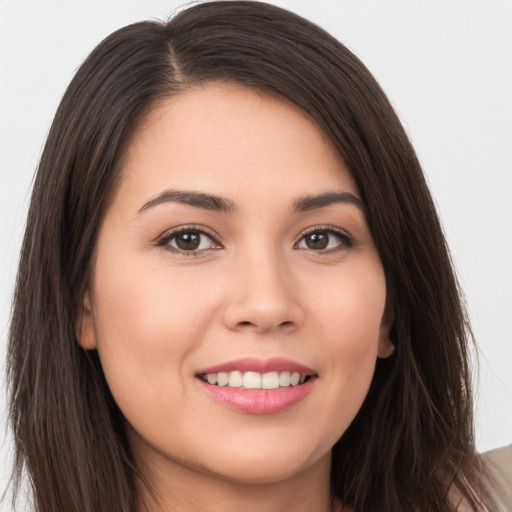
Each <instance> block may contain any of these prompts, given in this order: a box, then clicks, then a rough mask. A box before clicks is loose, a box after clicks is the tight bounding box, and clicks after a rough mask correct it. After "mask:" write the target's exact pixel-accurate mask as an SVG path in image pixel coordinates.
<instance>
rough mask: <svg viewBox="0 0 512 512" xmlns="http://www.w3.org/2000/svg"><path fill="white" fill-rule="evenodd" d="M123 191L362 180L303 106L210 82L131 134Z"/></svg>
mask: <svg viewBox="0 0 512 512" xmlns="http://www.w3.org/2000/svg"><path fill="white" fill-rule="evenodd" d="M121 173H122V179H121V185H120V190H119V191H118V193H119V194H121V195H124V196H125V195H126V194H128V195H129V196H131V197H132V198H134V197H135V196H141V195H145V196H147V197H149V196H151V195H154V194H156V193H159V192H160V191H161V190H162V189H165V188H177V189H186V190H198V191H207V192H209V193H211V194H217V195H221V196H228V197H229V196H237V195H244V193H246V194H247V193H249V194H252V195H259V196H260V197H263V196H269V195H270V196H276V195H277V193H279V195H280V196H284V195H286V196H294V195H301V194H304V193H305V192H307V193H311V194H314V193H321V192H326V191H329V190H340V189H343V190H346V191H349V192H352V193H355V194H357V188H356V186H355V183H354V180H353V179H352V176H351V174H350V172H349V171H348V169H347V168H346V165H345V164H344V162H343V160H342V159H341V157H340V156H339V154H338V153H337V151H336V150H335V149H334V147H333V145H332V144H331V143H330V141H329V140H328V138H327V137H326V136H325V134H324V133H323V132H322V131H321V130H320V129H319V128H318V127H317V125H316V124H315V123H314V122H313V121H312V120H311V119H310V118H309V117H308V116H307V115H306V114H305V113H304V112H302V111H301V110H300V109H299V108H298V107H296V106H294V105H292V104H291V103H289V102H287V101H285V100H283V99H280V98H277V97H274V96H271V95H268V94H265V93H261V92H259V91H254V90H251V89H248V88H245V87H242V86H237V85H231V84H229V85H228V84H218V83H215V84H207V85H204V86H200V87H197V88H194V89H190V90H187V91H185V92H183V93H181V94H179V95H177V96H174V97H172V98H168V99H166V100H163V101H160V102H159V103H158V104H155V105H154V106H153V108H151V109H150V110H149V111H148V113H147V114H146V116H145V117H144V118H143V119H142V120H141V122H140V123H139V125H138V127H137V129H136V130H135V131H134V133H133V135H132V136H131V138H130V140H129V142H128V144H127V148H126V153H125V157H124V159H123V163H122V166H121Z"/></svg>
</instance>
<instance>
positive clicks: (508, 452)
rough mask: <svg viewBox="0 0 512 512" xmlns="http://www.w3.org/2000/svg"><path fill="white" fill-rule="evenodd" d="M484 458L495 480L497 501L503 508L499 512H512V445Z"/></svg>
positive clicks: (492, 452)
mask: <svg viewBox="0 0 512 512" xmlns="http://www.w3.org/2000/svg"><path fill="white" fill-rule="evenodd" d="M483 457H484V460H485V461H486V462H487V464H488V465H489V468H490V469H491V471H492V472H493V476H494V478H495V482H496V496H497V501H498V502H499V503H500V505H501V507H502V508H500V509H499V512H512V444H511V445H509V446H505V447H503V448H498V449H496V450H491V451H490V452H487V453H484V455H483ZM491 512H492V511H491Z"/></svg>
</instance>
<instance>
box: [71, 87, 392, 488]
mask: <svg viewBox="0 0 512 512" xmlns="http://www.w3.org/2000/svg"><path fill="white" fill-rule="evenodd" d="M121 173H122V180H121V182H120V185H119V187H118V189H117V192H116V194H115V196H114V198H113V200H112V202H111V204H110V206H109V208H108V210H107V213H106V215H105V219H104V222H103V224H102V226H101V229H100V233H99V239H98V244H97V247H96V252H95V262H94V271H93V277H92V282H91V285H90V288H89V291H88V292H87V294H86V297H85V299H84V311H83V318H82V330H81V334H80V344H81V345H82V346H83V347H84V348H86V349H92V348H96V349H97V350H98V352H99V356H100V359H101V363H102V366H103V370H104V372H105V376H106V378H107V381H108V384H109V386H110V389H111V391H112V394H113V396H114V398H115V400H116V402H117V404H118V405H119V407H120V409H121V411H122V412H123V414H124V416H125V417H126V420H127V422H128V430H129V437H130V442H131V444H132V448H133V450H134V452H135V454H136V456H137V457H138V459H139V460H140V461H142V462H143V463H144V464H145V465H146V466H148V467H152V468H156V469H159V470H161V471H164V472H166V473H167V472H172V471H174V470H176V469H177V468H180V470H181V471H185V470H186V471H189V472H192V473H194V472H197V473H202V474H203V475H205V474H206V475H210V476H215V477H218V478H222V479H225V480H229V481H238V482H258V483H262V482H273V481H277V480H281V479H285V478H289V477H291V476H293V475H295V474H298V473H303V472H307V471H308V470H311V468H313V467H318V466H319V465H320V466H323V467H324V468H325V467H328V465H329V462H330V449H331V447H332V446H333V444H334V443H335V442H336V441H337V440H338V438H339V437H340V436H341V435H342V434H343V432H344V431H345V430H346V428H347V427H348V425H349V424H350V423H351V421H352V420H353V418H354V417H355V415H356V413H357V411H358V410H359V408H360V406H361V404H362V402H363V400H364V398H365V396H366V393H367V391H368V388H369V385H370V382H371V380H372V376H373V372H374V366H375V361H376V358H377V354H378V351H380V354H381V355H387V354H388V353H389V351H390V350H391V348H390V347H391V345H390V343H389V341H388V332H389V325H387V322H384V321H383V313H384V306H385V302H386V287H385V280H384V274H383V269H382V265H381V262H380V260H379V255H378V253H377V250H376V248H375V246H374V243H373V241H372V238H371V235H370V231H369V229H368V226H367V223H366V220H365V214H364V206H363V204H362V202H361V200H360V194H359V192H358V189H357V187H356V185H355V183H354V180H353V179H352V177H351V175H350V173H349V172H348V170H347V168H346V167H345V165H344V163H343V161H342V160H341V159H340V158H339V157H338V156H337V154H336V152H335V151H334V150H333V148H332V147H331V145H330V144H329V142H328V141H327V140H326V137H325V136H323V134H322V133H321V132H320V131H319V129H318V128H317V127H316V125H315V124H313V122H312V121H310V120H309V119H308V118H307V117H306V116H305V115H304V114H303V113H302V112H301V111H299V110H298V109H297V108H295V107H293V106H291V105H290V104H288V103H287V102H284V101H282V100H279V99H275V98H273V97H271V96H268V95H265V94H262V93H257V92H253V91H251V90H248V89H246V88H243V87H239V86H228V85H218V84H209V85H206V86H204V87H200V88H196V89H194V90H190V91H188V92H185V93H182V94H180V95H178V96H177V97H174V98H172V99H169V100H167V101H164V102H162V103H160V104H159V105H157V106H155V108H153V109H152V110H151V111H150V112H149V113H148V114H147V116H146V117H145V118H144V119H143V121H142V122H141V124H140V126H139V128H138V129H137V130H136V132H135V133H134V135H133V136H132V138H131V140H130V142H129V144H128V148H127V151H126V155H125V158H124V160H123V162H122V169H121ZM297 380H298V382H297ZM303 381H304V382H303ZM261 386H262V387H263V389H260V388H259V387H261Z"/></svg>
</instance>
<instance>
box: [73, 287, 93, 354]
mask: <svg viewBox="0 0 512 512" xmlns="http://www.w3.org/2000/svg"><path fill="white" fill-rule="evenodd" d="M76 339H77V341H78V344H79V345H80V346H81V347H82V348H83V349H84V350H93V349H95V348H96V330H95V328H94V314H93V310H92V301H91V295H90V293H89V290H87V291H86V292H85V294H84V299H83V301H82V310H81V312H80V315H79V317H78V319H77V324H76Z"/></svg>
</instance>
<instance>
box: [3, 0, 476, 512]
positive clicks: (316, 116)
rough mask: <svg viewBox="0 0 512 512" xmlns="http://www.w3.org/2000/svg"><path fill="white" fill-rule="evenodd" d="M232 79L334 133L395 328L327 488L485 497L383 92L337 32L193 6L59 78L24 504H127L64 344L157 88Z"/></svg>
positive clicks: (27, 250)
mask: <svg viewBox="0 0 512 512" xmlns="http://www.w3.org/2000/svg"><path fill="white" fill-rule="evenodd" d="M219 80H220V81H228V82H234V83H238V84H241V85H244V86H247V87H250V88H254V89H257V90H260V91H264V92H268V93H271V94H274V95H279V96H280V97H283V98H285V99H286V100H287V101H290V102H292V103H293V104H295V105H297V106H298V107H300V108H301V109H302V110H303V111H304V112H306V113H307V114H308V115H309V116H310V117H311V118H312V119H313V120H314V121H315V122H316V123H317V125H318V126H319V127H320V128H321V129H322V130H323V131H324V132H325V134H326V135H327V136H328V137H329V138H330V140H331V141H332V143H333V144H334V146H335V147H336V148H337V150H338V151H339V153H340V155H341V156H342V157H343V159H344V161H345V162H346V164H347V166H348V168H349V169H350V170H351V172H352V174H353V176H354V178H355V180H356V182H357V185H358V187H359V190H360V192H361V194H362V197H363V200H364V202H365V204H366V208H367V216H368V223H369V226H370V229H371V232H372V234H373V238H374V241H375V244H376V246H377V249H378V251H379V254H380V257H381V260H382V265H383V267H384V271H385V275H386V280H387V289H388V311H390V312H392V315H393V318H394V323H393V328H392V332H391V339H392V340H393V342H394V344H395V345H396V352H395V354H394V356H393V357H392V358H389V359H387V360H379V361H378V363H377V367H376V370H375V375H374V379H373V383H372V386H371V388H370V391H369V393H368V396H367V398H366V400H365V402H364V404H363V406H362V408H361V410H360V411H359V413H358V415H357V417H356V418H355V419H354V421H353V423H352V424H351V425H350V427H349V428H348V430H347V431H346V432H345V434H344V435H343V436H342V438H341V439H340V440H339V441H338V442H337V443H336V445H335V446H334V448H333V451H332V452H333V458H332V460H333V462H332V471H331V485H332V493H333V496H334V497H337V498H339V499H340V500H341V501H342V502H343V503H344V504H347V505H350V506H352V507H354V509H355V510H356V511H357V512H375V511H377V510H378V511H379V512H386V511H394V512H396V511H398V510H421V511H422V512H428V511H451V510H454V505H452V504H450V500H449V490H450V489H454V488H457V489H458V490H459V491H460V492H461V493H462V495H464V496H465V497H466V498H467V499H468V501H469V502H470V503H471V504H472V505H473V506H474V507H476V506H477V503H478V501H479V496H480V497H484V496H486V491H485V486H484V485H483V481H484V480H483V477H482V476H481V469H480V465H479V462H478V459H477V457H476V455H475V448H474V441H473V418H472V400H471V398H472V395H471V375H470V368H469V363H468V347H469V343H470V340H471V337H470V330H469V326H468V323H467V319H466V314H465V311H464V308H463V305H462V303H461V299H460V293H459V289H458V286H457V282H456V279H455V277H454V273H453V270H452V265H451V262H450V256H449V253H448V250H447V247H446V243H445V240H444V237H443V233H442V229H441V227H440V223H439V220H438V217H437V214H436V211H435V208H434V204H433V201H432V198H431V196H430V193H429V191H428V188H427V185H426V183H425V179H424V177H423V173H422V170H421V168H420V164H419V163H418V160H417V158H416V156H415V153H414V150H413V148H412V146H411V144H410V142H409V140H408V138H407V136H406V134H405V132H404V130H403V128H402V126H401V124H400V122H399V120H398V118H397V116H396V115H395V113H394V111H393V109H392V107H391V106H390V104H389V102H388V100H387V99H386V97H385V95H384V93H383V91H382V90H381V88H380V87H379V85H378V84H377V83H376V81H375V80H374V78H373V77H372V75H371V74H370V73H369V71H368V70H367V69H366V68H365V67H364V65H363V64H362V63H361V62H360V61H359V60H358V59H357V58H356V57H355V56H354V55H353V54H352V53H351V52H350V51H349V50H348V49H347V48H346V47H344V46H343V45H342V44H341V43H339V42H338V41H337V40H335V39H334V38H333V37H331V36H330V35H329V34H327V33H326V32H325V31H323V30H322V29H321V28H319V27H317V26H315V25H314V24H312V23H310V22H309V21H307V20H304V19H302V18H301V17H299V16H297V15H295V14H293V13H290V12H288V11H286V10H283V9H281V8H278V7H274V6H271V5H267V4H264V3H260V2H252V1H230V2H211V3H204V4H199V5H196V6H194V7H191V8H189V9H187V10H185V11H182V12H181V13H180V14H178V15H177V16H175V17H174V18H172V19H171V20H170V21H169V22H168V23H160V22H142V23H136V24H133V25H130V26H128V27H125V28H122V29H120V30H118V31H117V32H115V33H113V34H112V35H110V36H109V37H107V38H106V39H105V40H104V41H103V42H102V43H100V44H99V45H98V46H97V47H96V49H95V50H94V51H93V52H92V53H91V55H90V56H89V57H88V58H87V59H86V61H85V62H84V63H83V65H82V66H81V67H80V69H79V70H78V72H77V73H76V76H75V77H74V79H73V80H72V82H71V84H70V85H69V87H68V89H67V91H66V93H65V95H64V97H63V99H62V102H61V104H60V106H59V109H58V111H57V113H56V116H55V120H54V122H53V125H52V127H51V130H50V133H49V136H48V139H47V142H46V146H45V148H44V151H43V154H42V157H41V161H40V164H39V168H38V172H37V177H36V180H35V184H34V189H33V194H32V200H31V204H30V210H29V215H28V222H27V228H26V233H25V238H24V242H23V248H22V252H21V260H20V266H19V273H18V278H17V284H16V292H15V298H14V305H13V313H12V323H11V327H10V341H9V349H8V377H9V382H10V392H11V408H10V414H11V421H12V428H13V431H14V438H15V444H16V453H15V482H17V483H19V481H20V475H21V474H22V472H23V471H24V470H26V471H27V473H28V476H29V481H30V483H31V486H32V490H33V494H34V505H35V510H36V511H37V512H57V511H59V512H60V511H62V512H112V511H122V512H135V511H136V502H137V500H136V496H135V489H136V482H137V481H138V478H139V475H138V472H137V467H136V465H135V463H134V460H133V457H132V454H131V452H130V446H129V444H128V442H127V438H126V434H125V424H124V418H123V416H122V414H121V412H120V411H119V409H118V407H117V405H116V404H115V402H114V400H113V398H112V396H111V394H110V392H109V389H108V386H107V384H106V382H105V379H104V376H103V372H102V369H101V365H100V362H99V358H98V356H97V353H96V352H95V351H84V350H83V349H81V348H80V346H79V345H78V343H77V341H76V335H75V328H76V325H75V323H76V319H77V318H78V317H79V310H80V304H81V301H82V295H83V292H84V289H85V288H86V286H87V282H88V278H89V273H90V270H91V256H92V253H93V249H94V246H95V242H96V237H97V233H98V229H99V225H100V223H101V220H102V217H103V214H104V211H105V208H106V206H107V204H108V201H109V198H110V197H111V195H112V193H113V190H114V188H115V186H116V180H117V179H118V177H119V161H120V158H121V157H122V154H123V146H124V144H125V143H126V141H127V139H128V137H129V134H130V133H131V131H132V130H134V129H135V127H136V126H137V122H138V120H139V119H140V118H141V116H142V115H143V114H144V113H145V112H146V111H147V109H148V108H150V106H151V105H152V104H153V103H154V102H155V101H157V100H159V99H162V98H166V97H170V96H173V95H176V94H179V93H180V91H182V90H184V89H185V88H187V87H190V86H193V85H194V84H199V83H205V82H208V81H219Z"/></svg>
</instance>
